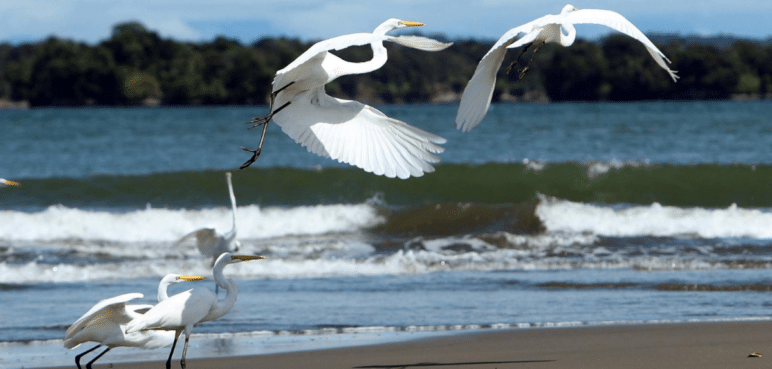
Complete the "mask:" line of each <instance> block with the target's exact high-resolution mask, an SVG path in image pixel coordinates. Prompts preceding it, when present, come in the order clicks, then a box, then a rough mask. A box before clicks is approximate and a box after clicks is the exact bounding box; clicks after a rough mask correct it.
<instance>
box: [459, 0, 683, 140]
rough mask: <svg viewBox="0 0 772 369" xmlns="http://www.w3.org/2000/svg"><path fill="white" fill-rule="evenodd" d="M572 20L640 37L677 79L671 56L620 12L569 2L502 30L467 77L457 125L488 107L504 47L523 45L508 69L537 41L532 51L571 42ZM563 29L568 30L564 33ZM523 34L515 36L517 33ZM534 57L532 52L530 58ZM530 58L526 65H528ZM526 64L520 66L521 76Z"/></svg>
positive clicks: (467, 126) (476, 118)
mask: <svg viewBox="0 0 772 369" xmlns="http://www.w3.org/2000/svg"><path fill="white" fill-rule="evenodd" d="M574 24H599V25H603V26H607V27H610V28H613V29H615V30H617V31H619V32H622V33H624V34H626V35H628V36H630V37H632V38H634V39H636V40H638V41H640V42H641V43H642V44H643V45H644V46H645V47H646V50H647V51H648V52H649V54H650V55H651V57H652V58H654V61H655V62H656V63H657V65H659V66H660V67H662V69H664V70H665V71H667V73H668V74H669V75H670V78H672V79H673V81H674V82H675V81H676V80H677V79H678V76H677V75H676V71H674V70H671V69H670V68H669V67H668V66H667V64H666V62H667V63H670V60H668V59H667V57H665V54H663V53H662V52H661V51H660V50H659V49H657V47H656V46H654V44H653V43H652V42H651V41H650V40H649V39H648V38H647V37H646V35H644V34H643V32H641V31H640V30H639V29H638V28H637V27H635V26H634V25H633V24H632V23H630V21H628V20H627V19H626V18H625V17H623V16H622V15H621V14H619V13H617V12H614V11H611V10H603V9H577V8H575V7H574V6H573V5H571V4H568V5H566V6H565V7H563V10H562V11H561V12H560V14H548V15H545V16H543V17H541V18H538V19H536V20H533V21H531V22H528V23H526V24H523V25H521V26H518V27H515V28H512V29H510V30H509V31H507V32H506V33H504V35H502V36H501V37H500V38H499V40H498V41H497V42H496V43H495V44H494V45H493V47H491V49H490V50H489V51H488V53H487V54H485V56H483V57H482V59H481V60H480V62H479V63H478V64H477V69H475V71H474V75H473V76H472V79H471V80H469V83H468V84H467V86H466V88H465V89H464V93H463V95H462V97H461V103H460V105H459V108H458V115H457V116H456V128H458V129H460V130H462V131H464V132H468V131H469V130H471V129H472V128H474V127H476V126H477V125H478V124H480V122H481V121H482V119H483V118H484V117H485V114H486V113H487V112H488V108H489V107H490V103H491V97H492V96H493V88H494V85H495V84H496V73H497V72H498V70H499V67H500V66H501V63H502V62H503V61H504V55H505V54H506V51H507V49H512V48H516V47H520V46H523V45H526V46H525V47H524V48H523V50H522V51H521V52H520V54H519V55H518V57H517V60H515V62H513V63H512V64H511V65H510V66H509V68H507V72H508V73H509V71H510V70H511V69H512V68H513V67H514V66H516V65H517V64H518V62H519V61H520V58H521V57H522V56H523V54H524V53H525V51H526V50H527V49H528V47H529V46H531V45H532V44H536V49H535V50H534V51H533V53H534V54H535V53H536V51H538V48H539V47H541V46H542V45H544V44H545V43H559V44H560V45H563V46H571V45H572V44H573V43H574V40H575V39H576V28H574ZM563 30H565V31H566V32H567V33H565V34H564V33H563ZM520 34H523V36H522V37H520V38H519V39H517V36H519V35H520ZM530 61H533V55H532V56H531V60H530ZM530 61H529V65H530ZM527 70H528V65H526V66H525V67H524V68H522V69H521V70H520V76H519V77H520V78H521V79H522V78H523V76H524V75H525V72H526V71H527Z"/></svg>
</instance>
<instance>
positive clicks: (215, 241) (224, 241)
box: [174, 172, 240, 265]
mask: <svg viewBox="0 0 772 369" xmlns="http://www.w3.org/2000/svg"><path fill="white" fill-rule="evenodd" d="M225 180H226V182H228V193H229V194H230V197H231V208H232V215H233V227H232V228H231V230H230V231H229V232H227V233H224V234H220V233H217V231H216V230H215V229H214V228H209V227H207V228H201V229H197V230H195V231H193V232H190V233H188V234H186V235H185V236H182V238H180V240H179V241H177V242H176V243H175V244H174V245H175V246H177V245H179V244H181V243H183V242H185V241H186V240H188V239H189V238H191V237H195V238H196V247H198V251H199V252H200V253H201V255H204V256H208V257H211V258H212V265H214V261H215V259H217V257H218V256H220V255H221V254H222V253H224V252H235V251H238V250H239V246H240V243H239V241H238V240H236V196H235V195H233V185H232V184H231V173H230V172H227V173H225Z"/></svg>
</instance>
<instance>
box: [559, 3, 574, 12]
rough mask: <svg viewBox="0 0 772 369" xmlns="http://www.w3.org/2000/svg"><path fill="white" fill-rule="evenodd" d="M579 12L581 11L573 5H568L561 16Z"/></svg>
mask: <svg viewBox="0 0 772 369" xmlns="http://www.w3.org/2000/svg"><path fill="white" fill-rule="evenodd" d="M577 10H579V9H577V8H576V7H574V6H573V5H571V4H566V6H564V7H563V10H561V11H560V14H566V13H570V12H575V11H577Z"/></svg>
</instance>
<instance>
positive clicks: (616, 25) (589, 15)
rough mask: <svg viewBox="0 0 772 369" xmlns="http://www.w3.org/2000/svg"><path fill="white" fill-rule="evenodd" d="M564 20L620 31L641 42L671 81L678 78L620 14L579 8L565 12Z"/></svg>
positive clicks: (644, 36) (640, 34) (656, 49)
mask: <svg viewBox="0 0 772 369" xmlns="http://www.w3.org/2000/svg"><path fill="white" fill-rule="evenodd" d="M563 19H564V21H565V22H568V23H573V24H599V25H602V26H606V27H609V28H613V29H615V30H617V31H619V32H622V33H624V34H626V35H628V36H630V37H632V38H634V39H636V40H638V41H639V42H641V43H642V44H643V45H644V46H646V49H647V50H648V51H649V54H650V55H651V57H652V58H654V61H656V62H657V64H658V65H659V66H660V67H662V69H664V70H666V71H667V72H668V74H670V77H671V78H672V79H673V81H676V80H677V79H678V76H677V75H676V71H673V70H671V69H670V68H669V67H668V66H667V64H666V63H665V62H667V63H670V60H668V58H667V57H666V56H665V54H663V53H662V51H660V50H659V49H658V48H657V46H655V45H654V43H652V42H651V40H649V38H648V37H646V35H644V34H643V32H641V30H640V29H638V27H636V26H635V25H634V24H633V23H632V22H630V21H629V20H627V18H625V17H624V16H623V15H622V14H619V13H617V12H615V11H611V10H605V9H580V10H577V11H574V12H570V13H567V14H566V15H565V17H564V18H563Z"/></svg>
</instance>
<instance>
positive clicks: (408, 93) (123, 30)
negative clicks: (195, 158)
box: [0, 23, 772, 106]
mask: <svg viewBox="0 0 772 369" xmlns="http://www.w3.org/2000/svg"><path fill="white" fill-rule="evenodd" d="M433 37H434V38H438V39H443V37H437V36H433ZM443 41H448V40H443ZM452 41H454V42H455V44H454V45H453V46H452V47H450V48H448V49H446V50H444V51H441V52H433V53H432V52H424V51H419V50H413V49H409V48H405V47H401V46H399V45H395V44H389V43H387V48H388V49H389V61H388V63H386V65H385V66H384V67H382V68H381V69H379V70H377V71H375V72H373V73H370V74H366V75H361V76H347V77H342V78H340V79H338V80H336V81H334V82H333V83H330V84H329V85H328V86H327V91H328V92H329V93H330V94H332V95H334V96H339V97H344V98H345V97H348V98H356V99H359V100H362V101H365V102H369V103H374V104H378V103H415V102H455V101H457V100H458V98H459V96H460V93H461V92H462V91H463V89H464V87H465V86H466V83H467V81H468V80H469V78H470V77H471V76H472V73H473V72H474V69H475V67H476V65H477V62H478V61H479V60H480V58H481V57H482V56H483V55H484V54H485V53H486V52H487V51H488V49H489V48H490V46H491V45H492V43H493V40H489V41H480V40H473V39H467V40H452ZM655 42H656V39H655ZM310 45H311V43H310V42H301V41H300V40H297V39H286V38H265V39H261V40H258V41H256V42H254V43H253V44H251V45H242V44H241V43H239V42H237V41H235V40H231V39H227V38H222V37H221V38H217V39H215V40H213V41H212V42H208V43H188V42H177V41H173V40H170V39H163V38H161V37H159V35H158V34H157V33H155V32H152V31H149V30H147V29H146V28H145V27H144V26H143V25H141V24H139V23H125V24H120V25H117V26H115V27H114V29H113V32H112V36H111V37H110V38H109V39H108V40H106V41H103V42H101V43H100V44H98V45H93V46H92V45H88V44H84V43H78V42H73V41H70V40H62V39H58V38H55V37H51V38H48V39H46V40H45V41H42V42H39V43H32V44H21V45H16V46H14V45H10V44H0V100H4V101H6V103H7V102H8V101H16V102H25V103H28V104H29V105H31V106H50V105H60V106H61V105H67V106H79V105H139V104H162V105H191V104H264V103H265V102H266V97H267V96H268V94H269V92H270V88H271V81H272V80H273V76H274V74H275V72H276V71H277V70H279V69H281V68H283V67H284V66H286V65H287V64H289V63H290V62H291V61H292V60H293V59H295V58H296V57H297V56H298V55H300V54H301V53H302V52H303V51H305V50H306V49H307V48H308V47H309V46H310ZM658 47H659V48H660V49H661V50H662V52H664V53H665V55H666V56H667V57H668V58H670V60H671V61H672V62H673V63H672V68H673V69H674V70H677V71H678V75H679V76H680V77H681V79H680V80H679V81H678V83H673V82H672V81H671V80H670V78H669V77H668V74H667V73H666V72H665V71H663V70H662V69H661V68H659V67H658V66H657V65H656V64H655V63H654V61H653V60H652V59H651V57H650V56H649V54H648V53H647V52H646V49H645V48H644V47H643V46H642V45H641V44H640V43H638V42H637V41H635V40H633V39H631V38H629V37H626V36H624V35H619V34H616V35H612V36H609V37H607V38H605V39H603V40H601V41H600V42H597V43H596V42H586V41H582V40H578V41H577V42H576V43H575V44H574V45H573V46H571V47H568V48H564V47H561V46H557V45H547V46H545V47H542V48H541V49H540V50H539V52H538V53H537V54H536V55H535V58H534V61H533V64H532V65H531V68H530V70H529V72H528V74H527V76H526V78H525V79H523V80H522V81H519V82H518V81H517V80H516V76H515V75H514V73H513V75H511V76H507V75H505V68H502V70H501V71H500V72H499V79H498V82H497V84H496V90H495V92H494V97H493V99H494V101H501V100H504V101H518V100H521V101H522V100H526V101H534V100H543V101H546V100H549V101H573V100H585V101H595V100H610V101H625V100H650V99H726V98H730V97H732V96H736V95H742V96H749V97H767V98H769V97H770V96H772V45H770V44H769V43H758V42H754V41H743V40H738V41H736V42H732V43H728V44H726V45H724V46H711V45H709V44H704V43H699V42H691V41H689V40H687V39H679V38H670V39H669V40H667V41H666V43H658ZM336 53H337V54H338V55H339V56H341V57H343V58H344V59H346V60H350V61H364V60H367V59H369V58H370V57H371V56H372V52H371V50H370V48H369V47H356V48H349V49H346V50H342V51H341V52H336ZM517 54H518V51H510V52H509V53H508V55H507V59H505V61H504V66H506V65H508V64H509V63H510V62H511V61H513V60H514V58H515V57H516V56H517ZM529 57H530V54H526V56H525V58H524V59H526V60H527V59H528V58H529Z"/></svg>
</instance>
